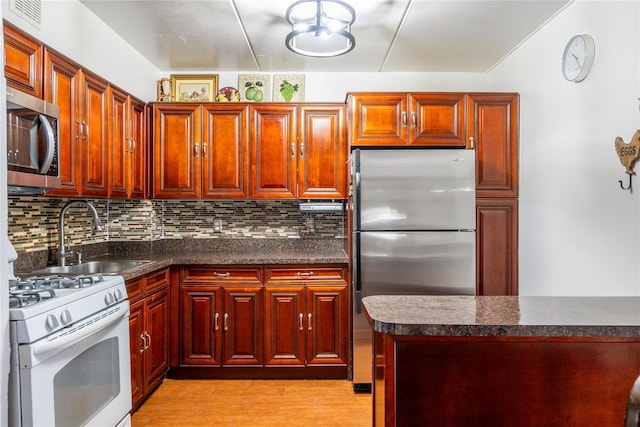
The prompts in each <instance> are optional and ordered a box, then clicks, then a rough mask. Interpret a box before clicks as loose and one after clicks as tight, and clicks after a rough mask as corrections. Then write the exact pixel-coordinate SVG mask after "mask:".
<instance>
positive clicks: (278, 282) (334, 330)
mask: <svg viewBox="0 0 640 427" xmlns="http://www.w3.org/2000/svg"><path fill="white" fill-rule="evenodd" d="M266 278H267V279H266V298H265V300H266V308H265V325H266V332H265V365H267V366H270V365H271V366H275V365H279V366H291V365H300V366H303V365H304V366H312V365H346V364H347V361H348V359H347V345H348V325H347V323H348V288H347V279H346V269H345V268H344V267H342V266H313V267H310V266H286V267H267V268H266Z"/></svg>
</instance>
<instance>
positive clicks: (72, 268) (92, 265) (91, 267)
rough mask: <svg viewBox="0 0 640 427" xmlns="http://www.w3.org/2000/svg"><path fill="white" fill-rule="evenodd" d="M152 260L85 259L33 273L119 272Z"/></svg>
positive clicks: (77, 273)
mask: <svg viewBox="0 0 640 427" xmlns="http://www.w3.org/2000/svg"><path fill="white" fill-rule="evenodd" d="M152 262H153V261H150V260H130V259H122V260H120V259H109V260H99V261H87V262H83V263H82V264H76V265H67V266H64V267H62V266H52V267H46V268H43V269H41V270H36V271H34V272H33V273H37V274H71V275H79V274H95V273H102V274H106V275H108V274H120V273H122V272H123V271H125V270H129V269H132V268H135V267H139V266H141V265H145V264H150V263H152Z"/></svg>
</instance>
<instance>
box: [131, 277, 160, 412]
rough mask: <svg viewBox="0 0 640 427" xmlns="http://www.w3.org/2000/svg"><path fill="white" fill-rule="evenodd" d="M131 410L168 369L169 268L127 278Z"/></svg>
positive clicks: (138, 404) (145, 396) (141, 400)
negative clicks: (134, 277) (131, 278)
mask: <svg viewBox="0 0 640 427" xmlns="http://www.w3.org/2000/svg"><path fill="white" fill-rule="evenodd" d="M126 285H127V293H128V295H129V300H130V304H131V307H130V315H129V340H130V354H131V394H132V402H133V409H134V410H135V409H137V408H138V407H139V406H140V405H141V404H142V402H143V401H144V399H146V398H147V397H148V396H149V395H151V393H152V392H153V391H154V390H155V389H156V388H157V387H158V386H159V385H160V383H161V382H162V380H163V379H164V376H165V374H166V373H167V371H168V369H169V326H170V325H169V309H170V307H169V269H162V270H158V271H156V272H154V273H150V274H148V275H146V276H143V277H140V278H137V279H133V280H130V281H127V283H126Z"/></svg>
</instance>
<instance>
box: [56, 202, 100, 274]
mask: <svg viewBox="0 0 640 427" xmlns="http://www.w3.org/2000/svg"><path fill="white" fill-rule="evenodd" d="M73 205H85V206H86V207H87V208H89V211H91V215H92V216H93V218H92V220H91V234H92V235H93V234H95V232H96V231H98V230H102V228H103V227H102V221H100V217H98V211H97V210H96V207H95V206H93V205H92V204H91V203H89V202H87V201H85V200H72V201H70V202H69V203H67V204H66V205H64V206H63V207H62V211H60V220H59V222H58V229H59V230H60V231H59V232H60V239H59V241H58V253H59V255H60V258H59V259H58V265H60V266H62V267H64V266H65V265H66V264H67V257H68V256H70V255H73V251H68V250H67V247H66V246H65V244H64V215H65V214H66V213H67V211H68V210H69V209H70V208H71V207H72V206H73ZM80 262H81V261H80V253H78V263H80Z"/></svg>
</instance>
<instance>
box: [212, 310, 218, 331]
mask: <svg viewBox="0 0 640 427" xmlns="http://www.w3.org/2000/svg"><path fill="white" fill-rule="evenodd" d="M219 318H220V315H219V314H218V313H216V314H215V315H214V316H213V330H214V331H217V330H219V329H220V328H219V327H218V319H219Z"/></svg>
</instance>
